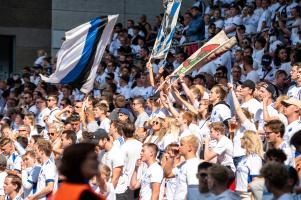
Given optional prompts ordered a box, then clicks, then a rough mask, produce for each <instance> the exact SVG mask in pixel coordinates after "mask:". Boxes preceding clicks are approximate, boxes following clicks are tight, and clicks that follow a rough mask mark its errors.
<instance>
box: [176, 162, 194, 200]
mask: <svg viewBox="0 0 301 200" xmlns="http://www.w3.org/2000/svg"><path fill="white" fill-rule="evenodd" d="M199 164H200V159H199V158H191V159H189V160H185V161H184V162H183V163H181V164H180V165H178V166H177V167H175V168H173V170H172V173H173V174H174V175H175V176H176V180H177V184H176V190H175V194H174V200H182V199H185V197H186V195H187V192H188V185H198V184H199V180H198V178H197V177H196V174H197V172H198V166H199Z"/></svg>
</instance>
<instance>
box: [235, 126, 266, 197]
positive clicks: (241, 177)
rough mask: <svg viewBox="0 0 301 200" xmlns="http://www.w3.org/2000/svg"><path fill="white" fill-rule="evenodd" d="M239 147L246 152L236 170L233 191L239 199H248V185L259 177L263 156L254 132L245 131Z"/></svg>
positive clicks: (258, 139) (260, 145) (249, 194)
mask: <svg viewBox="0 0 301 200" xmlns="http://www.w3.org/2000/svg"><path fill="white" fill-rule="evenodd" d="M241 147H242V148H244V149H245V150H246V155H245V156H244V157H243V158H242V160H241V161H240V163H239V164H238V166H237V168H236V179H235V185H236V187H235V191H236V192H237V193H238V194H239V195H240V197H241V198H244V199H245V198H246V199H250V198H251V193H249V192H248V183H250V182H251V181H252V180H253V179H254V178H256V177H257V176H259V175H260V169H261V167H262V160H263V154H264V152H263V145H262V142H261V139H260V137H259V136H258V135H257V134H256V133H255V132H254V131H246V132H245V133H244V136H243V137H242V138H241Z"/></svg>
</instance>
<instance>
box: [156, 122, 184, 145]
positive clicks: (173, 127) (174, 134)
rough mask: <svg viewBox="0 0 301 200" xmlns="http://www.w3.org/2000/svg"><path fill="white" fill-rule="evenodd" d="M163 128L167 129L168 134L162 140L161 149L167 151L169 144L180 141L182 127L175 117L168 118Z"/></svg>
mask: <svg viewBox="0 0 301 200" xmlns="http://www.w3.org/2000/svg"><path fill="white" fill-rule="evenodd" d="M162 126H163V127H164V128H165V129H166V134H165V135H164V137H163V139H162V140H163V141H162V143H160V145H161V146H160V147H159V149H166V147H167V146H168V145H169V144H171V143H177V142H178V141H179V134H180V127H179V126H178V125H177V120H176V118H174V117H166V118H165V119H164V121H163V123H162Z"/></svg>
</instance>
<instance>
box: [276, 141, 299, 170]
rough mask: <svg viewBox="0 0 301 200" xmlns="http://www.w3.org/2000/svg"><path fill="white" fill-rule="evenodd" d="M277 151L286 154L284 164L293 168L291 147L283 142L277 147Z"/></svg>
mask: <svg viewBox="0 0 301 200" xmlns="http://www.w3.org/2000/svg"><path fill="white" fill-rule="evenodd" d="M278 148H279V149H281V150H282V151H283V152H284V153H285V154H286V160H285V162H284V163H285V164H286V165H290V166H293V167H294V164H295V162H294V155H293V152H294V151H292V149H291V147H290V146H289V144H288V143H287V142H285V141H283V142H282V143H281V144H280V145H279V147H278Z"/></svg>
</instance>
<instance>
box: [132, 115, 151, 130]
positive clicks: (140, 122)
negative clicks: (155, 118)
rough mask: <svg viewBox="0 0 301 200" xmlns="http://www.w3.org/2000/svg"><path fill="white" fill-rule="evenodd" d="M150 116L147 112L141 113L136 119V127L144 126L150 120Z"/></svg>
mask: <svg viewBox="0 0 301 200" xmlns="http://www.w3.org/2000/svg"><path fill="white" fill-rule="evenodd" d="M148 119H149V116H148V114H147V113H146V112H143V113H140V114H139V115H138V116H137V119H136V121H135V128H143V127H144V123H145V122H146V121H148Z"/></svg>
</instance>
